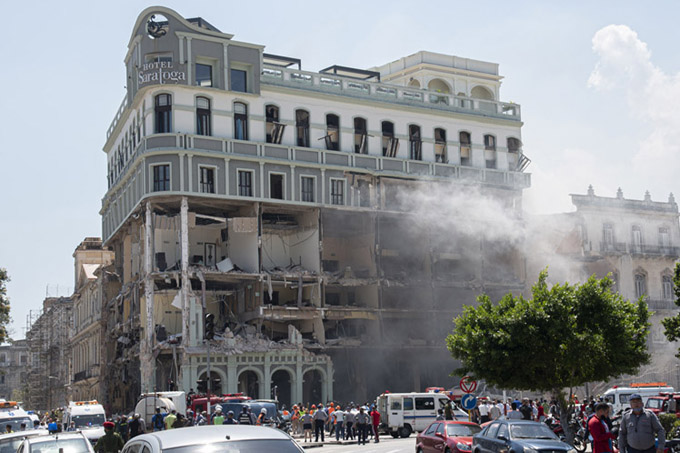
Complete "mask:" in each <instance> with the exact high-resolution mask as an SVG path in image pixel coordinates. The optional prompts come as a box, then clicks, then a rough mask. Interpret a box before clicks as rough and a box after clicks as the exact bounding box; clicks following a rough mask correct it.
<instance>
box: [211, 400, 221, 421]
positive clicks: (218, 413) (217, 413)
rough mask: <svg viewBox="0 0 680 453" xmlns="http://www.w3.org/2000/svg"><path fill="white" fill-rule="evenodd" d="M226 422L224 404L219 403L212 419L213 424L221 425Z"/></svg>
mask: <svg viewBox="0 0 680 453" xmlns="http://www.w3.org/2000/svg"><path fill="white" fill-rule="evenodd" d="M223 423H224V414H223V413H222V406H220V405H219V404H218V405H217V406H216V407H215V413H214V414H213V416H212V420H211V421H210V424H211V425H221V424H223Z"/></svg>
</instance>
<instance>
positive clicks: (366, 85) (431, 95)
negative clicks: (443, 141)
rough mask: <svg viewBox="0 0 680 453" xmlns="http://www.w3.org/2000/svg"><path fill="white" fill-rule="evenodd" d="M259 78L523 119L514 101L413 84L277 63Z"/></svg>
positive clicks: (321, 89) (350, 94) (371, 97)
mask: <svg viewBox="0 0 680 453" xmlns="http://www.w3.org/2000/svg"><path fill="white" fill-rule="evenodd" d="M260 80H261V82H262V84H264V85H277V86H286V87H290V88H298V89H303V90H308V91H318V92H322V93H328V94H339V95H344V96H349V97H354V98H357V97H358V98H364V99H371V100H374V101H381V102H386V101H387V102H394V103H396V104H406V105H419V106H423V107H427V108H434V109H439V110H445V111H450V112H459V113H469V114H475V115H482V116H492V117H496V118H505V119H510V120H516V121H519V120H521V111H520V106H519V105H518V104H514V103H512V102H499V101H487V100H482V99H474V98H469V97H464V96H455V95H452V94H448V93H440V92H435V91H428V90H422V89H414V88H412V87H402V86H398V85H390V84H386V83H381V82H368V81H364V80H357V79H353V78H346V77H341V76H337V75H335V74H322V73H317V72H308V71H300V70H297V69H289V68H281V67H278V66H264V67H263V68H262V75H261V77H260Z"/></svg>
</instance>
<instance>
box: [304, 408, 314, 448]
mask: <svg viewBox="0 0 680 453" xmlns="http://www.w3.org/2000/svg"><path fill="white" fill-rule="evenodd" d="M302 431H303V432H304V435H305V442H307V438H309V441H310V442H311V441H312V414H311V413H310V412H309V411H305V413H304V414H302Z"/></svg>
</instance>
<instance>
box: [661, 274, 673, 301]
mask: <svg viewBox="0 0 680 453" xmlns="http://www.w3.org/2000/svg"><path fill="white" fill-rule="evenodd" d="M661 296H662V297H663V299H664V300H673V277H672V276H671V275H670V273H669V274H666V275H662V276H661Z"/></svg>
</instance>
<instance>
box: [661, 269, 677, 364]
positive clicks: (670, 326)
mask: <svg viewBox="0 0 680 453" xmlns="http://www.w3.org/2000/svg"><path fill="white" fill-rule="evenodd" d="M673 292H674V293H675V305H677V306H678V307H680V263H676V265H675V274H674V275H673ZM661 323H662V324H663V326H664V328H665V330H664V334H665V335H666V338H668V341H678V340H680V313H678V314H677V315H675V316H671V317H669V318H665V319H664V320H663V321H661ZM675 356H676V357H678V358H680V350H678V353H677V354H675Z"/></svg>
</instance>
